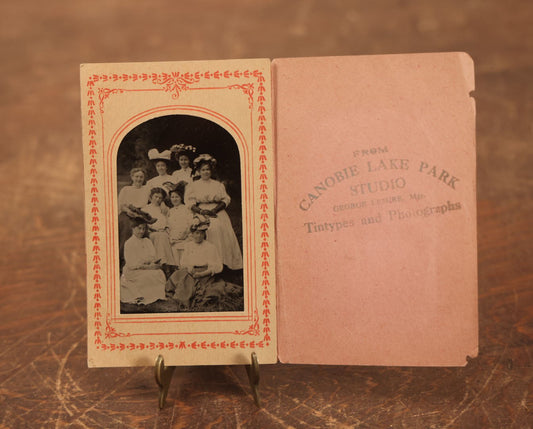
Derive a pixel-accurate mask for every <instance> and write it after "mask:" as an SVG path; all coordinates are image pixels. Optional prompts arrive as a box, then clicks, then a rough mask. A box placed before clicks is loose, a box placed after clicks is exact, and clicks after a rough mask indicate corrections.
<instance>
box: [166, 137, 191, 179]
mask: <svg viewBox="0 0 533 429" xmlns="http://www.w3.org/2000/svg"><path fill="white" fill-rule="evenodd" d="M170 152H172V154H173V155H174V159H175V160H176V161H178V166H179V168H178V169H177V170H175V171H174V172H173V173H172V178H173V180H174V183H179V182H181V181H184V182H185V183H191V182H192V168H191V165H192V162H191V159H192V158H193V156H194V153H195V152H196V148H195V147H194V146H191V145H184V144H175V145H174V146H172V147H171V148H170Z"/></svg>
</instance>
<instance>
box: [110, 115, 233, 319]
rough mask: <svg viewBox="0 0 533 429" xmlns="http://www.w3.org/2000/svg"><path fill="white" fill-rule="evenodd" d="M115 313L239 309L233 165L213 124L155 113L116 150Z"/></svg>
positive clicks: (224, 134) (223, 135)
mask: <svg viewBox="0 0 533 429" xmlns="http://www.w3.org/2000/svg"><path fill="white" fill-rule="evenodd" d="M116 172H117V195H118V201H117V212H118V234H117V235H116V237H118V241H119V243H118V251H119V255H118V261H120V262H119V267H118V269H119V270H120V312H121V314H124V313H174V312H224V311H242V310H244V292H243V291H244V288H243V286H244V285H243V255H242V249H243V245H242V242H243V239H242V204H241V201H242V197H241V166H240V156H239V149H238V146H237V143H236V142H235V140H234V138H233V137H232V135H231V134H230V133H229V132H228V131H226V130H225V129H224V128H223V127H222V126H220V125H219V124H216V123H215V122H212V121H210V120H208V119H205V118H201V117H197V116H191V115H176V114H175V115H165V116H160V117H156V118H153V119H150V120H147V121H145V122H143V123H141V124H139V125H137V126H136V127H134V128H133V129H132V130H131V131H129V132H128V133H127V134H126V136H125V137H124V138H123V139H122V141H121V143H120V146H119V148H118V152H117V165H116Z"/></svg>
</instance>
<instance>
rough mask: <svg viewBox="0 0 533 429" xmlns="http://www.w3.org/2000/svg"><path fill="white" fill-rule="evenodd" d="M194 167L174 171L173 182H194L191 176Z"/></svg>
mask: <svg viewBox="0 0 533 429" xmlns="http://www.w3.org/2000/svg"><path fill="white" fill-rule="evenodd" d="M191 173H192V169H191V168H182V169H180V170H176V171H174V172H173V173H172V183H179V182H182V181H183V182H185V183H187V184H189V183H191V182H192V177H191Z"/></svg>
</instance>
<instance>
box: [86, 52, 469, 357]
mask: <svg viewBox="0 0 533 429" xmlns="http://www.w3.org/2000/svg"><path fill="white" fill-rule="evenodd" d="M144 70H148V71H149V72H148V73H145V76H147V78H146V79H144V80H143V71H144ZM215 76H216V78H215ZM166 77H170V78H168V79H166ZM183 77H186V78H188V80H186V81H185V82H184V81H183V79H182V78H183ZM165 79H166V80H165ZM180 79H182V80H180ZM473 90H474V70H473V62H472V60H471V58H470V57H469V56H468V55H467V54H464V53H430V54H405V55H372V56H347V57H317V58H284V59H275V60H273V61H272V62H270V61H269V60H230V61H209V62H186V63H185V62H184V63H182V62H176V63H133V64H107V65H105V64H100V65H91V64H88V65H85V66H83V67H82V110H83V112H82V114H83V121H84V160H85V170H86V174H85V180H86V195H87V197H86V213H87V216H86V223H87V230H88V233H87V240H88V245H87V260H88V313H89V317H88V333H89V335H88V338H89V339H88V344H89V365H90V366H136V365H150V364H153V361H154V360H155V357H156V356H157V355H158V354H162V355H163V356H165V362H167V364H170V365H193V364H206V365H207V364H243V363H246V362H249V356H250V352H257V353H258V357H259V363H273V362H276V361H278V360H279V361H281V362H283V363H302V364H331V365H396V366H463V365H465V364H466V362H467V357H475V356H477V353H478V322H477V320H478V316H477V238H476V183H475V180H476V150H475V102H474V99H473V97H472V96H471V92H472V91H473ZM144 112H148V113H144ZM143 115H144V116H143ZM165 115H177V116H179V115H188V116H198V117H201V118H202V120H203V119H206V120H210V121H212V122H214V123H216V124H218V125H219V126H221V127H222V128H225V129H227V130H228V132H229V133H230V134H231V135H232V136H233V138H234V140H235V144H236V145H237V146H238V151H239V154H240V164H241V165H240V174H241V182H240V183H241V185H240V186H241V193H240V195H241V196H242V206H241V209H242V210H241V211H242V243H241V247H242V253H243V265H244V267H243V283H244V311H242V312H231V313H212V314H208V313H205V314H204V313H196V314H192V313H186V312H185V313H180V312H177V313H165V314H162V313H158V314H140V315H135V317H132V315H131V314H126V315H125V314H122V313H121V311H120V308H121V307H120V281H121V280H120V276H119V271H118V267H117V265H118V262H117V256H116V255H118V244H117V243H116V239H114V238H110V236H111V237H114V235H113V234H115V235H116V231H117V224H116V220H115V218H116V215H117V213H116V211H117V209H118V208H117V205H116V202H115V200H116V199H117V193H118V188H120V186H121V185H120V184H117V179H116V178H115V177H116V174H117V173H116V172H115V170H114V169H115V165H116V164H117V161H116V159H117V150H118V149H117V147H119V146H120V142H121V141H124V139H125V137H124V136H125V135H126V134H127V133H128V132H130V131H131V130H132V129H134V127H135V126H137V125H138V124H142V123H143V121H147V120H154V119H157V118H158V117H162V116H165ZM122 124H126V125H122ZM203 133H204V131H198V134H199V135H203ZM191 135H192V134H191ZM191 138H193V139H194V138H196V137H194V136H193V137H191ZM182 143H190V142H182ZM215 151H216V148H215ZM100 154H103V156H102V158H100ZM119 155H120V152H119ZM143 156H144V155H143ZM221 158H222V159H224V155H223V154H222V155H221ZM231 168H233V167H231ZM231 171H233V170H231ZM227 177H230V176H229V175H228V176H227ZM95 178H96V179H97V181H98V182H99V183H105V184H106V185H105V186H100V187H98V189H97V187H96V186H93V183H94V182H95V180H96V179H95ZM226 182H227V183H226V187H228V186H229V189H232V188H231V186H232V183H233V186H236V185H235V184H234V181H233V182H232V181H231V180H227V181H226ZM233 189H235V188H233ZM234 199H235V198H234ZM95 201H96V202H95ZM95 207H96V209H95ZM95 211H98V213H99V214H100V216H94V212H95ZM95 219H96V220H95ZM104 224H105V225H104ZM95 229H96V230H100V231H102V232H101V233H99V235H98V233H95V232H94V231H95ZM234 229H235V225H234ZM237 229H238V230H240V227H239V228H237ZM96 236H97V238H98V240H97V241H98V246H95V245H94V239H95V237H96ZM95 249H97V252H96V254H95ZM95 259H96V260H97V261H98V264H96V265H95V262H94V261H95ZM95 267H96V268H97V269H96V268H95ZM224 272H225V271H224ZM95 285H96V286H95ZM95 309H97V310H95Z"/></svg>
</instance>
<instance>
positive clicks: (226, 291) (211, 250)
mask: <svg viewBox="0 0 533 429" xmlns="http://www.w3.org/2000/svg"><path fill="white" fill-rule="evenodd" d="M208 227H209V218H206V217H204V216H201V215H198V216H195V217H194V219H193V224H192V226H191V236H192V241H189V242H187V243H186V244H185V246H184V249H183V256H182V258H181V267H180V269H179V270H177V271H175V272H174V273H173V274H172V275H171V276H170V277H169V279H168V281H167V284H166V287H165V289H166V292H167V295H169V296H171V297H172V298H173V299H175V300H176V301H177V302H178V303H179V304H180V307H181V310H182V311H183V310H185V311H237V310H242V309H243V308H242V307H243V304H242V305H241V304H239V306H238V307H239V308H237V306H235V308H224V306H223V305H222V301H223V298H224V297H225V296H227V295H237V296H239V297H241V298H242V296H243V288H242V286H239V285H235V284H232V283H228V282H225V281H223V280H215V274H217V273H220V272H221V271H222V259H221V258H220V255H219V253H218V250H217V248H216V247H215V246H214V245H213V244H212V243H210V242H208V241H206V239H205V238H206V231H207V229H208ZM241 301H242V299H241ZM213 305H215V308H212V307H213Z"/></svg>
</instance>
